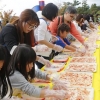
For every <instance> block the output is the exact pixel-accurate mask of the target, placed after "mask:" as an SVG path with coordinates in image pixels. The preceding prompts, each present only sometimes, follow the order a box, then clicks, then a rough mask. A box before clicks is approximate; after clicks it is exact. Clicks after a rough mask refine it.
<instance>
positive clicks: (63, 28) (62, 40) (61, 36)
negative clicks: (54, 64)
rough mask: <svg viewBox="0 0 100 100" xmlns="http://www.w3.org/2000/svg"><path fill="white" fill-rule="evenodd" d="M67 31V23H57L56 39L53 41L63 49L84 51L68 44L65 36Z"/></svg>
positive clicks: (68, 29) (68, 28)
mask: <svg viewBox="0 0 100 100" xmlns="http://www.w3.org/2000/svg"><path fill="white" fill-rule="evenodd" d="M69 31H70V27H69V26H68V25H67V24H65V23H63V24H61V25H59V27H58V32H57V35H58V36H57V37H58V40H57V41H56V42H55V43H56V44H57V45H60V46H62V47H63V48H65V49H68V50H71V51H73V52H74V51H78V52H81V53H84V52H85V50H80V49H79V48H78V49H77V48H76V47H75V46H72V45H71V44H70V42H69V41H68V40H67V38H66V37H67V35H68V33H69Z"/></svg>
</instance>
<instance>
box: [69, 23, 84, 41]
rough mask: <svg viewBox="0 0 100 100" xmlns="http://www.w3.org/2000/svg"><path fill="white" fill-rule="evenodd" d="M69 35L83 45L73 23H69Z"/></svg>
mask: <svg viewBox="0 0 100 100" xmlns="http://www.w3.org/2000/svg"><path fill="white" fill-rule="evenodd" d="M70 28H71V30H70V33H71V34H72V35H73V36H74V37H75V38H76V39H77V40H79V41H80V42H81V43H84V39H83V38H82V36H81V34H80V33H79V31H78V30H77V29H76V27H75V25H74V24H73V23H71V25H70Z"/></svg>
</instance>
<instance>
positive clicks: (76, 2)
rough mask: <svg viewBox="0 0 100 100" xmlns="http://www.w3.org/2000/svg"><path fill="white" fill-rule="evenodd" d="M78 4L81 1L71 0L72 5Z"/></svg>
mask: <svg viewBox="0 0 100 100" xmlns="http://www.w3.org/2000/svg"><path fill="white" fill-rule="evenodd" d="M79 4H81V2H79V1H77V0H73V4H72V6H77V5H79Z"/></svg>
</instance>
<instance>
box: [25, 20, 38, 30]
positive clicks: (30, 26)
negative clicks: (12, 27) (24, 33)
mask: <svg viewBox="0 0 100 100" xmlns="http://www.w3.org/2000/svg"><path fill="white" fill-rule="evenodd" d="M26 23H27V24H28V25H29V27H28V28H29V29H36V28H37V25H34V24H33V25H31V24H30V23H29V22H26Z"/></svg>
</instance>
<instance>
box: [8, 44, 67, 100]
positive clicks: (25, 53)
mask: <svg viewBox="0 0 100 100" xmlns="http://www.w3.org/2000/svg"><path fill="white" fill-rule="evenodd" d="M35 60H36V53H35V51H34V50H33V49H32V48H31V47H30V46H29V45H26V44H20V45H18V47H17V48H16V49H15V50H14V53H13V54H12V56H11V60H10V63H9V66H8V68H11V67H12V69H14V71H12V73H10V81H11V85H12V87H13V88H16V89H20V90H21V91H23V92H24V93H26V94H28V95H30V96H34V97H46V96H50V97H56V98H59V99H61V98H65V95H66V91H64V90H62V91H59V90H49V89H41V88H38V87H36V86H34V85H32V84H31V83H30V82H28V80H29V79H33V78H34V77H37V78H41V79H45V80H49V79H50V78H49V75H48V74H46V73H43V72H41V71H40V70H39V69H38V70H35V67H34V62H35ZM54 81H56V79H54ZM56 82H57V81H56ZM59 82H60V81H59ZM55 85H57V83H56V84H55ZM60 86H64V84H61V85H60ZM64 88H65V86H64ZM56 92H57V93H56Z"/></svg>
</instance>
